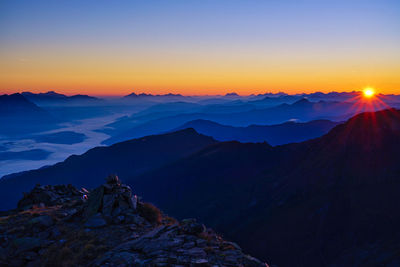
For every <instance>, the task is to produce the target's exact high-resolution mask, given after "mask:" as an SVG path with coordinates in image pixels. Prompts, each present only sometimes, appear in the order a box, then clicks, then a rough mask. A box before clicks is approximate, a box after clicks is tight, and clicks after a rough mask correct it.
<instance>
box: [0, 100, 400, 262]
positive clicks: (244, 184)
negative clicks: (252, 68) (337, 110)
mask: <svg viewBox="0 0 400 267" xmlns="http://www.w3.org/2000/svg"><path fill="white" fill-rule="evenodd" d="M303 102H304V103H305V104H306V105H308V104H307V103H306V102H305V101H303ZM188 147H189V148H190V149H187V148H188ZM399 151H400V111H399V110H395V109H387V110H383V111H378V112H366V113H362V114H359V115H356V116H354V117H352V118H351V119H349V120H348V121H347V122H345V123H343V124H340V125H338V126H336V127H334V128H333V129H332V130H331V131H329V132H328V133H327V134H325V135H324V136H322V137H320V138H316V139H313V140H309V141H305V142H301V143H294V144H287V145H282V146H276V147H272V146H270V145H269V144H267V143H258V144H254V143H239V142H236V141H232V142H220V143H218V142H216V141H214V140H213V139H212V138H210V137H206V136H203V135H200V134H197V133H196V132H195V131H194V130H193V129H187V130H183V131H179V132H176V133H170V134H166V135H160V136H149V137H145V138H142V139H136V140H132V141H128V142H124V143H119V144H116V145H113V146H111V147H104V148H96V149H93V150H90V151H89V152H87V153H85V154H84V155H82V156H74V157H71V158H69V159H67V160H66V161H65V162H63V163H59V164H56V165H54V166H52V167H48V168H46V169H42V170H36V171H31V172H27V173H24V174H20V175H14V176H13V177H12V176H10V177H9V178H7V177H6V178H7V179H5V180H2V181H0V191H1V192H0V193H1V202H0V203H2V206H4V205H7V204H9V203H10V202H9V198H11V199H12V197H13V196H14V194H15V195H18V194H16V193H15V190H16V188H18V189H17V190H22V191H24V190H26V187H28V188H29V187H31V186H32V184H33V183H36V182H40V183H54V184H57V183H61V182H65V181H70V182H71V183H74V184H77V185H81V184H85V183H88V184H90V183H93V184H94V183H95V182H94V181H91V179H94V178H92V177H97V173H98V172H100V171H101V172H107V171H109V172H122V173H123V175H124V177H126V179H125V180H126V182H127V183H128V184H131V185H132V186H134V187H135V190H136V191H137V192H138V194H139V195H141V196H143V197H144V198H145V199H147V200H149V201H151V202H153V203H155V204H157V205H158V206H159V207H160V208H162V209H163V210H164V211H165V212H167V213H168V214H171V215H172V216H175V217H177V218H185V217H188V216H191V217H196V218H198V219H200V220H201V221H204V222H205V223H207V224H208V225H210V226H212V227H213V228H215V229H216V230H218V231H220V232H222V233H223V234H224V236H225V237H226V238H229V239H231V240H234V241H236V242H239V243H240V244H241V245H242V247H243V249H244V250H245V251H248V252H249V253H252V254H253V255H255V256H257V257H259V258H261V259H268V260H269V262H271V263H272V264H277V265H279V266H325V265H333V266H334V265H336V266H343V265H345V264H349V263H351V265H356V266H357V265H358V266H360V265H364V266H381V265H385V264H389V263H392V264H393V266H395V265H396V263H398V262H397V261H396V260H397V259H398V257H397V255H398V254H397V253H398V248H399V245H398V241H397V240H398V237H399V236H400V229H399V228H398V225H399V223H400V215H399V213H398V212H397V206H398V205H397V203H398V192H399V191H400V180H399V174H400V165H399V164H398V162H399V161H400V153H399ZM121 152H123V153H121ZM154 157H155V158H154ZM150 158H151V160H150ZM166 159H167V160H166ZM144 163H147V164H144ZM107 166H113V167H111V168H109V167H107ZM27 185H28V186H27ZM19 187H21V188H22V187H24V188H23V189H19ZM13 190H14V193H13V192H12V191H13ZM18 197H19V196H18ZM11 202H12V201H11Z"/></svg>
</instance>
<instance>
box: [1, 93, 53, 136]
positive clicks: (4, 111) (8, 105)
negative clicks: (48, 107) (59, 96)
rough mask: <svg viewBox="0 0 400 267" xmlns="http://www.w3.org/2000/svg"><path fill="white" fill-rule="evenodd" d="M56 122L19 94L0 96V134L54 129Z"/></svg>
mask: <svg viewBox="0 0 400 267" xmlns="http://www.w3.org/2000/svg"><path fill="white" fill-rule="evenodd" d="M56 123H57V120H56V119H54V118H53V117H52V116H51V115H50V114H49V113H48V112H47V111H45V110H43V109H41V108H40V107H38V106H37V105H35V104H34V103H32V102H30V101H29V100H28V99H26V98H25V97H24V96H23V95H21V94H12V95H0V124H1V125H3V126H2V127H0V134H6V135H15V134H28V133H31V132H36V131H44V130H46V129H51V128H54V127H56Z"/></svg>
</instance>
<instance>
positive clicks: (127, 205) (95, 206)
mask: <svg viewBox="0 0 400 267" xmlns="http://www.w3.org/2000/svg"><path fill="white" fill-rule="evenodd" d="M137 204H138V198H137V196H136V195H132V189H131V188H130V187H129V186H128V185H125V184H122V183H121V181H120V180H119V178H118V176H116V175H110V176H108V177H107V179H106V183H105V184H103V185H101V186H99V187H98V188H96V189H94V190H93V191H92V192H91V193H90V195H89V197H88V201H87V202H86V206H85V208H84V217H85V219H86V220H87V223H86V224H87V225H93V226H101V225H105V224H107V223H108V224H110V223H122V222H130V221H132V220H133V218H135V216H134V214H135V213H136V208H137Z"/></svg>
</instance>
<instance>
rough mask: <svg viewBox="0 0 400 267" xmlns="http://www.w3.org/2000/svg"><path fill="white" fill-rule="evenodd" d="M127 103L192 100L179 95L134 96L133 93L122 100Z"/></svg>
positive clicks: (144, 94)
mask: <svg viewBox="0 0 400 267" xmlns="http://www.w3.org/2000/svg"><path fill="white" fill-rule="evenodd" d="M122 99H123V100H127V101H153V102H156V103H157V102H165V101H168V102H176V101H184V100H193V99H192V97H190V96H183V95H181V94H172V93H168V94H163V95H153V94H146V93H141V94H136V93H135V92H133V93H131V94H129V95H126V96H124V97H123V98H122Z"/></svg>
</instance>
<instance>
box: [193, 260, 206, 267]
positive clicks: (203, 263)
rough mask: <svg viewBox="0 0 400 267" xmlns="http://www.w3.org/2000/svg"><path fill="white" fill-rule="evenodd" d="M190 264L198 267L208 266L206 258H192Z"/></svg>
mask: <svg viewBox="0 0 400 267" xmlns="http://www.w3.org/2000/svg"><path fill="white" fill-rule="evenodd" d="M192 265H193V266H198V267H206V266H210V264H209V262H208V260H206V259H194V260H192Z"/></svg>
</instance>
